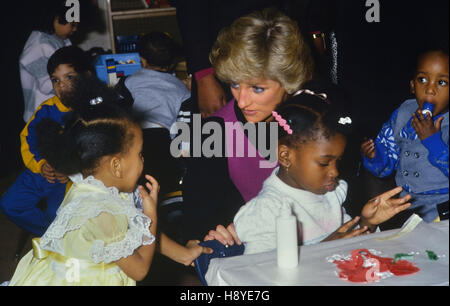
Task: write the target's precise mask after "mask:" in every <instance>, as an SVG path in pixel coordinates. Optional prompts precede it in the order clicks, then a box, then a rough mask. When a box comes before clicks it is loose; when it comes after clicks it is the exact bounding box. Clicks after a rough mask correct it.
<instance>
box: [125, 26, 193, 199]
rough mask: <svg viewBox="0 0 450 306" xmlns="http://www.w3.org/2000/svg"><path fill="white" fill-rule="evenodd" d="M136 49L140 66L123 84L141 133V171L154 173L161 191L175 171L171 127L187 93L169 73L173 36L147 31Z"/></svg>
mask: <svg viewBox="0 0 450 306" xmlns="http://www.w3.org/2000/svg"><path fill="white" fill-rule="evenodd" d="M138 50H139V55H140V57H141V61H142V66H143V69H141V70H139V71H137V72H136V73H134V74H133V75H132V76H130V77H128V78H127V79H126V80H125V86H126V87H127V89H128V90H129V91H130V93H131V95H132V97H133V99H134V103H133V108H132V109H133V114H134V115H135V117H136V118H137V120H138V121H139V123H140V125H141V127H142V129H143V132H144V157H145V160H146V161H147V162H146V164H145V171H144V173H152V174H153V175H154V176H155V178H156V179H157V180H158V181H159V182H160V183H161V188H163V189H162V193H163V194H164V193H165V192H166V191H167V189H169V188H170V184H171V180H170V178H171V176H173V175H174V174H175V168H174V167H175V165H174V162H175V161H174V159H173V157H172V155H171V154H170V142H171V138H170V133H169V132H170V128H171V126H172V124H174V123H175V121H176V119H177V115H178V112H179V110H180V107H181V104H182V103H183V102H184V101H186V100H188V99H189V98H190V92H189V90H188V89H187V87H186V85H184V83H183V82H182V81H180V80H179V79H178V78H177V77H175V76H174V75H172V74H171V72H172V69H173V67H174V65H175V59H176V57H177V56H178V53H179V52H178V50H179V47H178V46H177V45H176V43H175V42H174V41H173V39H172V38H170V37H169V36H168V35H167V34H165V33H162V32H151V33H148V34H147V35H145V36H143V37H142V38H141V39H140V41H139V45H138ZM155 144H158V145H155ZM176 183H178V180H176Z"/></svg>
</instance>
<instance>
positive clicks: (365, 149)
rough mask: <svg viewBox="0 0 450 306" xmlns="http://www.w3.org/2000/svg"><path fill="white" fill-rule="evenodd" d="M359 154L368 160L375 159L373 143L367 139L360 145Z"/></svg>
mask: <svg viewBox="0 0 450 306" xmlns="http://www.w3.org/2000/svg"><path fill="white" fill-rule="evenodd" d="M361 152H362V154H364V156H365V157H367V158H369V159H373V158H374V157H375V143H374V142H373V140H372V139H368V140H366V141H364V142H363V143H362V144H361Z"/></svg>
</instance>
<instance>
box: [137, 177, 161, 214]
mask: <svg viewBox="0 0 450 306" xmlns="http://www.w3.org/2000/svg"><path fill="white" fill-rule="evenodd" d="M145 178H146V179H147V180H148V182H147V183H145V186H146V187H147V189H148V191H147V190H146V189H145V188H144V187H143V186H139V197H140V198H141V199H142V208H143V213H144V214H145V215H147V216H148V217H149V218H150V219H152V220H154V219H156V207H157V204H158V192H159V184H158V182H157V181H156V180H155V178H154V177H152V176H150V175H148V174H147V175H146V176H145Z"/></svg>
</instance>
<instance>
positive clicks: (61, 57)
mask: <svg viewBox="0 0 450 306" xmlns="http://www.w3.org/2000/svg"><path fill="white" fill-rule="evenodd" d="M62 64H67V65H70V66H72V67H73V69H74V70H75V71H76V72H78V73H83V72H88V71H91V72H92V71H93V68H92V65H91V60H90V57H89V55H88V54H87V53H86V52H84V51H83V50H82V49H80V48H78V47H76V46H69V47H63V48H60V49H58V50H56V51H55V53H53V55H52V56H51V57H50V59H49V60H48V63H47V72H48V74H49V75H51V74H52V73H53V72H55V69H56V68H57V67H58V66H59V65H62Z"/></svg>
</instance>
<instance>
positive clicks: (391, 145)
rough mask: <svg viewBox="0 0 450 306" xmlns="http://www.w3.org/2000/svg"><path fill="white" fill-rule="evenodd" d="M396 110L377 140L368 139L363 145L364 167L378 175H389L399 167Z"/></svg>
mask: <svg viewBox="0 0 450 306" xmlns="http://www.w3.org/2000/svg"><path fill="white" fill-rule="evenodd" d="M397 114H398V110H396V111H395V112H394V113H393V114H392V116H391V118H390V119H389V121H387V122H386V123H385V124H384V125H383V128H382V129H381V131H380V133H379V134H378V136H377V139H376V140H375V142H373V141H372V142H371V141H370V140H369V141H366V142H364V143H363V144H362V145H361V152H362V153H363V163H364V167H365V168H366V169H367V170H369V171H370V172H371V173H372V174H374V175H375V176H377V177H387V176H389V175H391V174H392V172H393V171H395V170H396V169H397V168H398V159H399V156H400V149H399V148H398V146H397V144H396V142H395V139H394V132H393V131H394V125H395V122H396V120H397Z"/></svg>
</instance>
